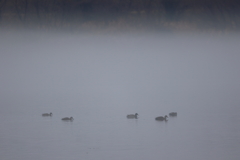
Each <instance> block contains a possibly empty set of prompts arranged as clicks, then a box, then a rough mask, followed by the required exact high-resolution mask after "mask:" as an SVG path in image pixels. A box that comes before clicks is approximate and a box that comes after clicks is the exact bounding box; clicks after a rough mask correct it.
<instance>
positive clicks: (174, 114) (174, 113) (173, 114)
mask: <svg viewBox="0 0 240 160" xmlns="http://www.w3.org/2000/svg"><path fill="white" fill-rule="evenodd" d="M169 116H171V117H175V116H177V112H171V113H169Z"/></svg>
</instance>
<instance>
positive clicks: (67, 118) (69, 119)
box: [62, 117, 73, 121]
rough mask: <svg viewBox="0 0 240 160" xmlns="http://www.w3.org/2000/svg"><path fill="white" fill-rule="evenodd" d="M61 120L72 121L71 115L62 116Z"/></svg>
mask: <svg viewBox="0 0 240 160" xmlns="http://www.w3.org/2000/svg"><path fill="white" fill-rule="evenodd" d="M62 120H63V121H73V117H70V118H69V117H65V118H62Z"/></svg>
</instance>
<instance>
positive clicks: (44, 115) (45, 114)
mask: <svg viewBox="0 0 240 160" xmlns="http://www.w3.org/2000/svg"><path fill="white" fill-rule="evenodd" d="M42 116H43V117H47V116H52V113H43V114H42Z"/></svg>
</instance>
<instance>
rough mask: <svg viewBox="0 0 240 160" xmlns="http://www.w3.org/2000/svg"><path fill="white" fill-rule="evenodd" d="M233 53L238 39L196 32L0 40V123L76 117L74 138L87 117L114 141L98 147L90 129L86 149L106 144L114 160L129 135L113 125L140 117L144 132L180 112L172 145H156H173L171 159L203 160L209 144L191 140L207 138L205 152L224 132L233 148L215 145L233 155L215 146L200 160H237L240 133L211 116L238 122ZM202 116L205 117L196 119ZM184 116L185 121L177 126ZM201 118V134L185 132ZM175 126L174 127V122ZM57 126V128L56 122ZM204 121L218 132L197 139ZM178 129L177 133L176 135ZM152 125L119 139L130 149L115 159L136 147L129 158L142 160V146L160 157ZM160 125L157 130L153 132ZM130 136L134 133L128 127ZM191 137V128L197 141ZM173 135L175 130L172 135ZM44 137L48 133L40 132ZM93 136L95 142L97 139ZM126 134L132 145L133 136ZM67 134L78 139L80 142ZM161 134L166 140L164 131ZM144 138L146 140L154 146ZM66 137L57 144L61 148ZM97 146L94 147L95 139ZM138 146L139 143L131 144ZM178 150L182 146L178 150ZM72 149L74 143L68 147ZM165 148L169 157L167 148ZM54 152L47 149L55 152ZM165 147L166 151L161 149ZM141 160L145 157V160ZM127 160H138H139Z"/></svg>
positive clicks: (28, 35)
mask: <svg viewBox="0 0 240 160" xmlns="http://www.w3.org/2000/svg"><path fill="white" fill-rule="evenodd" d="M239 50H240V45H239V34H237V33H236V34H228V35H207V34H206V35H205V34H201V35H200V34H195V33H194V34H190V33H189V34H177V33H155V34H153V33H149V34H147V33H144V34H143V33H141V34H112V35H110V34H100V33H99V34H97V33H96V34H84V33H78V34H73V33H57V32H55V33H45V32H35V31H24V32H23V31H22V32H11V31H6V32H2V33H1V37H0V53H1V55H0V56H1V57H0V75H1V77H0V78H1V79H0V86H1V92H0V94H1V95H0V97H1V98H0V101H1V108H0V112H1V114H2V115H12V114H13V115H15V116H20V117H21V118H23V117H24V116H27V115H37V116H39V117H40V115H41V114H42V113H44V112H53V115H54V117H57V118H58V119H59V120H60V118H62V117H61V116H73V117H74V118H75V120H74V122H73V124H74V123H75V124H78V125H75V128H77V127H78V128H79V129H78V130H77V131H78V133H81V131H82V130H84V126H85V127H86V126H88V125H89V124H88V123H90V122H87V121H83V120H84V119H85V118H87V119H88V120H90V119H95V121H93V122H92V123H95V125H96V126H95V127H97V129H100V128H98V127H99V125H100V126H104V125H105V126H109V125H107V124H106V123H110V124H111V125H112V126H111V127H109V128H108V127H106V128H108V129H106V130H104V133H105V132H108V131H110V133H112V134H111V136H112V137H111V136H110V137H108V136H107V137H108V138H110V140H109V139H108V140H107V141H105V140H106V139H104V137H102V138H103V139H104V143H103V142H101V141H98V139H96V137H98V136H99V133H100V135H101V133H103V131H102V132H101V129H100V130H93V129H88V128H87V129H88V130H93V132H90V131H89V132H88V130H86V135H88V134H89V136H93V137H94V138H92V139H91V140H89V139H90V138H89V139H87V140H86V142H85V141H84V142H85V143H86V144H87V145H89V146H88V147H89V148H93V146H94V145H93V146H91V145H92V144H95V146H96V145H99V146H102V147H103V148H104V146H105V149H106V150H104V151H106V152H108V151H109V152H110V153H112V152H113V151H112V150H111V149H115V150H114V153H113V155H114V156H116V157H117V155H118V152H117V153H116V152H115V151H118V150H119V148H118V147H119V146H116V145H114V144H111V142H112V143H114V142H117V143H118V142H120V144H121V143H123V142H121V141H122V140H120V139H121V138H120V135H121V136H123V137H124V136H127V133H126V132H125V133H124V135H122V134H121V133H122V132H123V131H122V132H121V131H120V129H119V128H118V127H120V128H124V127H123V126H124V124H122V119H124V120H125V119H126V115H127V114H129V113H136V112H137V113H139V117H140V118H139V121H136V123H138V127H139V128H140V126H141V125H140V124H141V123H143V124H145V127H146V125H147V126H148V124H147V122H149V123H150V121H147V122H146V121H145V122H143V121H140V120H144V119H145V120H154V118H155V117H156V116H159V115H165V114H168V113H169V112H171V111H177V112H178V113H180V116H178V117H177V118H178V119H174V120H171V119H170V120H169V122H168V126H169V127H168V128H169V132H168V134H169V137H167V138H166V140H162V141H161V142H162V143H163V144H164V145H165V144H167V143H168V144H172V143H173V144H174V143H176V144H175V145H172V147H174V146H175V147H177V146H179V148H178V152H174V154H173V155H174V157H175V158H176V157H180V159H184V158H185V159H191V158H193V157H194V156H195V154H196V153H197V155H200V153H205V151H206V150H207V149H206V150H204V149H203V148H204V147H206V144H205V143H203V144H202V143H201V145H196V143H195V142H198V141H199V142H201V141H202V140H204V141H205V140H206V138H207V140H206V143H207V144H208V143H211V142H213V141H214V142H215V140H216V139H217V140H220V141H221V140H222V139H221V138H219V137H222V136H223V135H220V136H219V137H218V136H216V137H215V138H214V135H218V134H221V133H223V132H222V131H223V130H224V131H226V134H225V135H227V137H228V136H230V135H232V136H233V137H235V141H231V138H230V139H228V140H230V142H229V141H227V142H229V143H226V141H224V142H222V141H221V142H222V143H223V144H224V143H226V144H229V145H230V146H231V145H233V146H231V147H232V148H231V149H229V150H227V151H226V152H222V151H224V150H225V148H224V147H222V145H218V146H220V149H218V147H217V148H216V150H215V151H212V154H211V153H207V154H205V156H200V157H198V158H199V159H201V158H203V159H208V158H212V159H218V158H220V157H221V156H223V153H226V155H230V153H231V155H233V157H234V155H235V157H234V158H236V159H238V158H239V155H238V152H235V149H236V148H238V147H239V146H238V145H239V128H238V129H237V128H236V127H233V128H231V126H228V125H229V124H232V123H230V122H229V121H227V122H225V123H223V124H221V125H222V127H220V124H218V123H217V122H216V118H217V120H220V118H223V117H228V116H229V115H235V118H236V116H238V115H239V104H240V100H239V95H240V85H239V81H240V77H239V68H240V63H239V60H240V54H239ZM63 113H64V114H63ZM204 114H206V115H207V116H205V117H204V118H203V117H202V116H203V115H204ZM214 115H215V116H214ZM184 116H185V117H189V118H188V119H184V118H183V119H181V117H184ZM212 116H213V117H212ZM10 117H14V116H10ZM104 117H110V118H111V119H112V121H113V122H118V123H117V124H118V125H119V124H120V125H119V126H118V127H117V126H115V125H113V124H112V123H113V122H112V123H111V122H110V121H109V119H107V120H106V119H105V120H104ZM115 117H116V118H117V120H116V119H115ZM21 118H20V119H19V120H21ZM25 118H26V117H25ZM29 118H36V117H34V116H32V117H29ZM27 119H28V118H27ZM114 119H115V120H114ZM190 119H191V120H190ZM194 119H195V120H194ZM202 119H204V121H203V122H202V123H201V125H200V126H198V125H196V124H194V123H193V122H192V123H193V124H192V126H191V125H190V124H189V121H194V122H197V121H199V120H202ZM214 119H215V120H214ZM80 120H81V121H80ZM178 120H179V123H177V121H178ZM31 121H32V122H31V123H36V122H37V124H40V122H38V120H33V119H31ZM39 121H41V120H39ZM52 121H53V122H51V124H52V125H53V123H54V118H53V119H52ZM55 121H57V120H56V119H55ZM98 121H99V122H101V124H99V123H98ZM171 121H172V122H175V123H173V124H175V125H173V126H171V125H170V124H171ZM124 122H125V121H124ZM180 122H181V124H180ZM206 122H209V123H208V126H207V128H212V127H217V129H216V132H214V131H213V132H210V133H209V132H206V133H207V135H205V132H203V131H204V125H206ZM215 122H216V123H215ZM228 122H229V123H228ZM41 123H42V122H41ZM79 123H82V124H81V125H80V124H79ZM134 123H135V122H134ZM221 123H222V122H221ZM87 124H88V125H87ZM216 124H217V125H216ZM224 124H226V125H224ZM32 125H35V124H32ZM55 125H56V124H55ZM177 125H180V126H181V127H177ZM185 125H186V126H185ZM2 126H4V128H5V127H6V128H8V127H10V126H6V125H4V123H2ZM133 126H135V125H133V123H131V127H133ZM52 127H53V126H51V128H52ZM58 127H59V126H58ZM65 127H66V128H67V127H68V126H64V128H65ZM112 127H113V128H112ZM141 127H143V126H141ZM149 127H150V126H149ZM149 127H146V130H144V129H143V128H141V129H140V130H136V132H134V131H135V130H134V131H130V132H128V133H129V136H128V138H129V139H126V141H128V142H129V143H130V142H132V141H134V144H131V143H130V144H128V143H127V145H126V143H125V145H126V146H125V145H121V146H120V148H121V149H120V150H121V152H120V153H121V154H120V153H119V154H120V155H121V156H123V155H124V154H122V153H123V152H124V153H125V149H126V152H127V154H126V156H127V155H129V154H130V152H131V150H132V149H133V150H134V155H135V153H136V152H137V153H136V156H137V155H138V156H139V157H138V158H140V157H141V155H142V154H143V153H142V151H141V149H140V150H139V147H140V148H141V147H143V146H144V145H146V146H145V149H147V151H148V153H149V152H150V151H149V150H150V149H152V150H151V152H150V153H151V155H152V156H151V158H157V157H156V155H158V154H160V152H159V151H158V150H156V149H155V148H154V147H153V146H154V145H155V143H154V142H155V141H156V143H157V142H158V140H156V137H155V138H154V136H156V134H154V136H153V135H152V133H149V131H151V129H150V128H149ZM151 127H152V128H154V127H155V128H156V126H152V125H151ZM162 127H163V126H162ZM162 127H159V126H158V127H157V128H158V129H159V128H162ZM171 127H173V128H174V127H175V129H176V130H171ZM198 127H201V129H203V130H201V129H200V128H198ZM56 128H57V125H56V126H55V130H59V129H56ZM73 128H74V127H72V128H70V129H71V131H72V132H74V129H73ZM80 128H81V129H80ZM110 128H111V129H110ZM180 128H182V130H181V129H180ZM189 128H191V129H190V132H189V131H187V130H188V129H189ZM48 129H50V128H48ZM85 129H86V128H85ZM104 129H105V128H104ZM115 129H116V132H117V131H118V132H117V133H115V132H113V131H112V130H115ZM133 129H135V128H134V127H133ZM163 129H164V127H163V128H162V130H163ZM165 129H166V127H165ZM177 129H178V132H179V131H180V132H179V134H180V137H181V136H182V137H184V136H183V135H187V136H185V137H184V138H182V139H181V138H180V139H179V140H177V141H176V137H179V136H178V135H177V132H175V131H177ZM179 129H180V130H179ZM192 129H193V130H196V133H195V132H194V131H193V130H192ZM229 129H230V130H231V131H233V132H231V134H230V133H228V131H230V130H229ZM234 130H235V131H237V132H235V131H234ZM79 131H80V132H79ZM95 131H96V132H95ZM111 131H112V132H111ZM137 131H140V132H139V133H138V132H137ZM170 131H173V132H172V133H170ZM218 131H220V132H218ZM26 132H27V131H26ZM44 132H46V131H45V130H44ZM52 132H53V131H52ZM55 132H56V131H55ZM55 132H54V133H55ZM82 132H83V131H82ZM185 132H186V133H185ZM4 133H6V135H7V133H10V132H9V131H5V132H4ZM30 133H31V131H30ZM41 133H42V132H41ZM84 133H85V132H84ZM197 133H198V134H197ZM11 134H13V133H11ZM11 134H10V135H11ZM58 134H59V132H58ZM94 134H96V135H97V136H96V137H95V136H94ZM131 134H134V135H135V136H136V137H130V135H131ZM175 134H176V136H175ZM235 134H236V135H235ZM39 135H40V134H39ZM71 135H72V137H75V136H76V137H77V135H78V134H77V133H76V135H75V134H71ZM86 135H85V134H84V136H86ZM164 135H165V136H167V133H165V134H164ZM203 135H204V136H203ZM54 136H56V134H55V135H54ZM65 136H66V135H65ZM78 136H79V135H78ZM151 136H153V137H152V138H151ZM0 137H1V139H2V140H4V139H6V137H5V136H0ZM33 137H34V136H33ZM46 137H50V134H47V136H46ZM46 137H44V138H46ZM114 137H115V138H114ZM143 137H145V139H144V138H143ZM147 137H148V138H147ZM62 138H63V135H62ZM66 138H67V137H65V138H63V139H65V141H66ZM68 138H70V137H68ZM172 138H173V139H172ZM174 138H175V140H174ZM195 138H196V139H195ZM10 139H11V138H10ZM80 139H81V138H80ZM99 139H101V136H100V137H99ZM193 139H194V140H193ZM223 139H224V138H223ZM111 140H112V141H111ZM135 140H136V142H138V143H135ZM148 140H150V141H148ZM65 141H64V142H65ZM51 142H52V141H51ZM182 142H183V143H184V144H186V145H184V146H185V147H183V148H182V149H180V148H181V147H180V146H182ZM6 143H7V142H6ZM44 143H46V142H44ZM44 143H43V142H41V143H38V145H41V144H43V146H44ZM53 143H54V142H53ZM59 143H60V141H57V142H55V145H56V146H58V147H57V148H61V147H63V146H62V145H59ZM66 143H67V144H68V143H69V144H68V145H69V146H70V148H72V147H73V144H74V143H75V144H76V146H77V145H78V144H80V149H83V150H84V146H81V143H82V142H81V143H80V142H79V139H77V141H75V140H72V139H71V138H70V142H66ZM85 143H84V144H85ZM191 143H192V144H191ZM219 143H220V142H219ZM222 143H221V144H222ZM190 144H191V145H190ZM9 145H10V143H9ZM48 145H49V144H48ZM51 145H52V144H51ZM106 145H107V146H108V147H107V148H106ZM135 145H136V146H135ZM152 145H153V146H152ZM56 146H55V147H56ZM76 146H75V145H74V147H76ZM167 146H168V149H169V148H170V145H167ZM191 146H192V147H191ZM55 147H53V148H55ZM77 147H79V146H77ZM112 147H113V148H112ZM135 147H136V148H135ZM161 147H163V146H161ZM194 147H196V150H194V149H193V148H194ZM209 147H210V148H209V149H211V148H212V147H216V146H215V143H213V144H210V145H209ZM1 148H4V147H3V146H2V147H1ZM53 148H51V149H52V150H54V149H53ZM86 148H87V147H86ZM143 148H144V147H143ZM153 148H154V149H153ZM51 149H50V151H51ZM122 149H123V150H122ZM162 149H163V150H164V147H163V148H162ZM174 149H175V148H173V150H174ZM192 149H193V150H192ZM89 150H90V149H89ZM166 150H167V149H166ZM187 150H188V151H189V152H190V151H191V150H192V151H193V154H190V155H191V156H190V157H188V158H186V157H184V156H186V155H187V154H186V153H185V152H187ZM54 151H55V152H53V153H52V154H53V155H56V154H57V155H58V154H60V155H58V156H59V157H58V158H60V157H61V155H62V157H61V158H64V157H67V156H68V154H67V151H68V150H67V151H65V152H66V153H65V152H61V153H60V152H59V151H58V150H57V149H56V148H55V150H54ZM84 151H85V150H84ZM87 151H88V150H87ZM164 151H165V150H164ZM171 151H172V150H171V149H170V151H168V152H166V153H165V154H164V153H162V154H163V157H165V158H167V155H168V154H171ZM39 152H40V151H39ZM88 152H90V151H88ZM109 152H108V153H109ZM206 152H207V151H206ZM4 153H5V154H2V155H4V156H3V157H4V158H6V157H8V156H6V153H8V151H6V152H4ZM9 153H10V152H9ZM47 153H48V152H47ZM69 153H72V154H71V155H72V157H74V156H75V154H77V153H78V152H73V151H72V152H71V151H69ZM92 153H95V154H92V155H95V156H93V158H89V159H96V158H100V159H101V158H103V157H104V156H106V155H104V153H105V152H101V153H100V152H94V151H92ZM150 153H149V154H150ZM217 153H222V154H220V155H219V156H216V157H215V158H214V156H213V155H217ZM49 154H50V153H49ZM17 155H18V154H17ZM47 155H48V154H47ZM84 155H87V153H84ZM89 155H90V154H89ZM48 156H49V155H48ZM121 156H120V157H119V158H121ZM123 157H124V156H123ZM144 157H145V158H147V157H148V156H144ZM207 157H208V158H207ZM15 158H16V157H15ZM32 158H33V157H32ZM35 158H36V157H35ZM50 158H51V156H50ZM52 158H53V157H52ZM61 158H60V159H61ZM75 158H76V157H74V158H70V159H75ZM85 158H86V157H85ZM105 158H106V157H105ZM125 158H126V157H125ZM151 158H150V159H151ZM10 159H11V158H10ZM12 159H14V158H12ZM27 159H31V158H27ZM106 159H110V158H106ZM127 159H129V157H128V158H127ZM133 159H136V157H135V158H133ZM170 159H171V158H170Z"/></svg>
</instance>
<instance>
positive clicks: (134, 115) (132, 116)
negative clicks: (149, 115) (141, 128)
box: [127, 113, 138, 119]
mask: <svg viewBox="0 0 240 160" xmlns="http://www.w3.org/2000/svg"><path fill="white" fill-rule="evenodd" d="M137 116H138V114H137V113H135V114H129V115H127V118H135V119H137V118H138V117H137Z"/></svg>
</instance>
